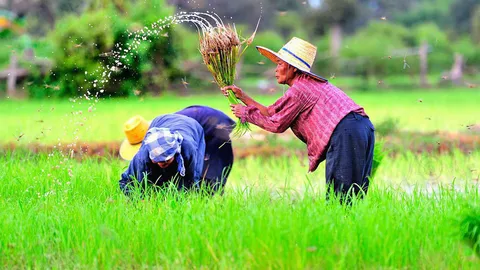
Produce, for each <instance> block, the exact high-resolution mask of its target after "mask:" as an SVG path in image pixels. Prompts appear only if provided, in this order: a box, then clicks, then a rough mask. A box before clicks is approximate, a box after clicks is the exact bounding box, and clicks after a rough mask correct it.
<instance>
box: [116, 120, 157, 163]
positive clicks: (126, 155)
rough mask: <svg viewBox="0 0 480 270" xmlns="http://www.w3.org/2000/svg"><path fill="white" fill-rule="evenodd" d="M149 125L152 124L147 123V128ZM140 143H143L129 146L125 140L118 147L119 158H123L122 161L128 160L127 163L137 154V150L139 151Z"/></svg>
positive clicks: (150, 122)
mask: <svg viewBox="0 0 480 270" xmlns="http://www.w3.org/2000/svg"><path fill="white" fill-rule="evenodd" d="M151 124H152V121H148V126H149V128H150V125H151ZM142 143H143V141H142V142H139V143H137V144H130V142H129V141H128V140H127V139H125V140H124V141H123V142H122V144H121V145H120V150H119V151H118V153H119V154H120V157H121V158H123V159H124V160H128V161H130V160H132V159H133V157H134V156H135V155H136V154H137V153H138V150H140V147H141V146H142Z"/></svg>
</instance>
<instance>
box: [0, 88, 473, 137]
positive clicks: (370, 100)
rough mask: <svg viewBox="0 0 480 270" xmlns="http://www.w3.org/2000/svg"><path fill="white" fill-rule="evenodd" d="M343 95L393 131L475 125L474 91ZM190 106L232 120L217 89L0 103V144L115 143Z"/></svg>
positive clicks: (269, 101) (269, 100)
mask: <svg viewBox="0 0 480 270" xmlns="http://www.w3.org/2000/svg"><path fill="white" fill-rule="evenodd" d="M349 94H350V95H351V96H352V98H353V99H354V100H355V101H356V102H357V103H359V104H361V105H362V106H363V107H365V110H366V112H367V113H368V114H369V116H370V118H371V119H372V122H373V123H374V124H375V123H380V122H382V121H384V120H385V119H389V118H396V119H398V122H399V128H400V129H403V130H416V131H435V130H443V131H449V132H456V131H466V130H467V128H466V126H467V125H471V124H474V123H478V115H480V109H479V107H478V100H480V92H479V91H474V90H460V89H456V90H454V89H449V90H441V91H433V90H418V91H396V92H378V91H376V92H352V93H349ZM279 95H280V93H277V94H276V95H272V96H260V95H259V96H255V95H254V97H255V98H258V100H259V101H260V102H261V103H263V104H265V105H269V104H272V103H273V102H274V101H275V100H276V99H277V98H278V97H279ZM92 104H95V106H92ZM190 105H207V106H211V107H214V108H216V109H219V110H222V111H224V112H226V113H227V114H229V115H230V116H232V118H234V116H233V115H232V114H231V112H230V109H229V107H228V104H226V102H225V97H224V96H223V95H222V94H221V92H220V90H219V91H218V93H216V94H211V95H202V96H190V97H176V96H170V95H166V96H162V97H159V98H148V97H146V98H144V99H137V98H134V99H113V100H99V101H98V102H97V103H95V102H94V101H85V100H83V101H79V100H77V101H76V102H71V101H68V100H41V101H12V100H0V116H1V117H2V128H1V129H0V143H5V142H16V141H17V139H19V137H20V135H22V134H23V136H21V138H20V139H19V141H20V142H41V143H54V142H58V141H63V142H72V141H76V140H79V141H95V142H102V141H112V140H117V141H120V140H122V139H123V136H124V134H123V132H122V125H123V123H124V122H125V121H126V120H127V119H129V118H130V117H131V116H132V115H134V114H140V115H142V116H144V117H145V118H147V119H153V118H154V117H156V116H158V115H160V114H164V113H172V112H175V111H177V110H181V109H182V108H184V107H187V106H190ZM89 108H91V109H90V110H91V111H89ZM252 127H253V126H252ZM42 132H43V133H42Z"/></svg>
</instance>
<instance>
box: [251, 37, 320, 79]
mask: <svg viewBox="0 0 480 270" xmlns="http://www.w3.org/2000/svg"><path fill="white" fill-rule="evenodd" d="M257 50H258V51H259V52H260V53H261V54H262V55H264V56H265V57H267V58H268V59H270V60H271V61H272V62H274V63H275V64H276V63H277V60H278V59H280V60H283V61H285V62H287V63H289V64H290V65H292V66H294V67H296V68H298V69H299V70H301V71H303V72H304V73H306V74H308V75H310V76H311V77H313V78H315V79H317V80H320V81H327V79H325V78H323V77H322V76H319V75H316V74H314V73H311V72H310V70H311V69H312V65H313V62H314V60H315V56H316V55H317V47H315V46H314V45H313V44H311V43H309V42H307V41H305V40H303V39H300V38H297V37H293V38H292V39H291V40H290V41H289V42H288V43H287V44H285V45H284V46H283V47H282V48H281V49H280V50H279V51H278V53H276V52H274V51H272V50H270V49H268V48H265V47H262V46H257Z"/></svg>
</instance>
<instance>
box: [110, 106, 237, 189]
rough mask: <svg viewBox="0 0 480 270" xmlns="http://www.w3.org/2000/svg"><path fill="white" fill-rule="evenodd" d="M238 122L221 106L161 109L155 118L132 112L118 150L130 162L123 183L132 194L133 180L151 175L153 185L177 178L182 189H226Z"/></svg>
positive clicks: (145, 178) (123, 175)
mask: <svg viewBox="0 0 480 270" xmlns="http://www.w3.org/2000/svg"><path fill="white" fill-rule="evenodd" d="M234 125H235V122H234V121H233V120H232V119H231V118H229V117H228V116H227V115H225V114H224V113H223V112H221V111H218V110H215V109H212V108H209V107H205V106H191V107H187V108H185V109H183V110H181V111H178V112H176V113H174V114H165V115H161V116H158V117H157V118H155V119H154V120H153V121H152V122H151V124H149V123H148V122H147V121H146V120H145V119H143V118H142V117H141V116H138V115H137V116H134V117H132V118H130V119H129V120H128V121H127V122H126V123H125V124H124V132H125V135H126V137H127V139H126V140H125V141H124V142H123V143H122V145H121V146H120V156H121V157H122V158H124V159H126V160H131V162H130V165H129V167H128V169H127V170H126V171H125V172H124V173H123V174H122V175H121V178H122V179H121V180H120V181H119V184H120V189H121V190H122V191H123V192H124V193H125V194H126V195H130V194H131V192H132V187H133V185H134V184H135V181H137V182H138V183H139V184H140V185H139V186H141V187H143V186H144V185H143V183H144V180H147V183H148V184H149V185H153V186H155V187H163V186H165V185H166V184H168V183H170V182H171V181H173V182H174V183H175V185H176V186H177V188H178V189H179V190H190V189H192V188H199V187H202V188H205V189H206V190H207V191H208V192H209V193H210V194H212V195H213V194H214V193H215V192H217V191H219V190H220V191H221V192H223V187H224V185H225V183H226V180H227V177H228V175H229V173H230V169H231V166H232V165H233V151H232V146H231V144H230V133H231V131H232V129H233V128H234Z"/></svg>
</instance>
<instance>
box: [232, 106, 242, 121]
mask: <svg viewBox="0 0 480 270" xmlns="http://www.w3.org/2000/svg"><path fill="white" fill-rule="evenodd" d="M243 107H245V106H243V105H242V104H231V105H230V109H232V112H233V114H235V116H236V117H238V118H241V117H242V109H243Z"/></svg>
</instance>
